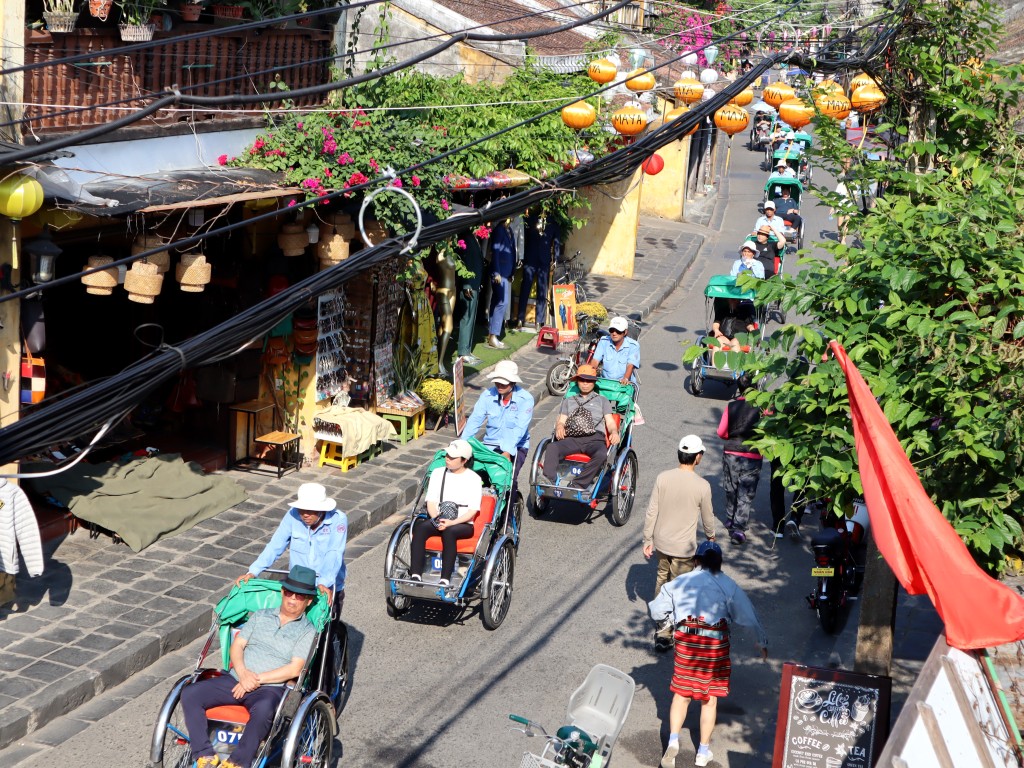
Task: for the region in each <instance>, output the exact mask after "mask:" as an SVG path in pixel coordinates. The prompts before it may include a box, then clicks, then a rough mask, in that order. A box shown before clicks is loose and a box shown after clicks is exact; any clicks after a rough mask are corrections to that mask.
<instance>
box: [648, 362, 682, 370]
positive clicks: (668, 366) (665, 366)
mask: <svg viewBox="0 0 1024 768" xmlns="http://www.w3.org/2000/svg"><path fill="white" fill-rule="evenodd" d="M681 367H682V366H680V365H679V364H678V363H654V365H652V366H651V368H654V369H655V370H657V371H678V370H679V369H680V368H681Z"/></svg>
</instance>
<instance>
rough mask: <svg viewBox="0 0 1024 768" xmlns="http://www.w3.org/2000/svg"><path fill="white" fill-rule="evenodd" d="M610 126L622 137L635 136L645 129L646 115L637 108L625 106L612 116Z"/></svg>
mask: <svg viewBox="0 0 1024 768" xmlns="http://www.w3.org/2000/svg"><path fill="white" fill-rule="evenodd" d="M612 126H613V127H614V128H615V130H616V131H618V132H619V133H621V134H622V135H623V136H636V135H637V134H639V133H643V130H644V129H645V128H646V127H647V114H646V113H645V112H644V111H643V110H642V109H638V108H637V107H630V106H625V107H623V108H622V109H620V110H618V111H617V112H615V114H613V115H612Z"/></svg>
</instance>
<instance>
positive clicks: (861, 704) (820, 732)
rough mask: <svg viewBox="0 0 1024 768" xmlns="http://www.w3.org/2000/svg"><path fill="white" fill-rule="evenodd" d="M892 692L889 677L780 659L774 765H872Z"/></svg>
mask: <svg viewBox="0 0 1024 768" xmlns="http://www.w3.org/2000/svg"><path fill="white" fill-rule="evenodd" d="M891 696H892V680H891V679H890V678H888V677H882V676H878V675H860V674H856V673H854V672H845V671H843V670H838V669H820V668H817V667H805V666H803V665H801V664H792V663H788V662H787V663H786V664H783V666H782V690H781V691H780V694H779V719H778V723H777V724H776V726H775V756H774V759H773V761H772V768H872V766H874V765H875V763H876V762H877V761H878V756H879V754H880V752H881V750H882V747H883V745H884V744H885V739H886V736H887V735H888V733H889V700H890V698H891Z"/></svg>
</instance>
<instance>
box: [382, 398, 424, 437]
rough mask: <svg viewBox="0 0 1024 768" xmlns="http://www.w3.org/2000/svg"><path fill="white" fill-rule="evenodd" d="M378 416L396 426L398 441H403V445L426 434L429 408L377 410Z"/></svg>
mask: <svg viewBox="0 0 1024 768" xmlns="http://www.w3.org/2000/svg"><path fill="white" fill-rule="evenodd" d="M377 415H378V416H380V417H381V418H382V419H386V420H387V421H390V422H391V423H392V424H394V425H395V429H396V430H398V439H399V440H401V441H402V445H405V444H406V443H407V442H409V441H410V440H415V439H416V438H417V437H422V436H423V435H424V434H426V431H427V407H426V406H425V405H423V406H420V407H419V408H417V409H416V410H414V411H400V410H398V409H397V408H377Z"/></svg>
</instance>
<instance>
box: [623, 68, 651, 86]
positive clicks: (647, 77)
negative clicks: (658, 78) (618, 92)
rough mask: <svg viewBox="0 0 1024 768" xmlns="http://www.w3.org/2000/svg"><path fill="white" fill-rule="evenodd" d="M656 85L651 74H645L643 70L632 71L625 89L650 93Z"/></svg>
mask: <svg viewBox="0 0 1024 768" xmlns="http://www.w3.org/2000/svg"><path fill="white" fill-rule="evenodd" d="M655 85H657V83H656V82H655V81H654V73H653V72H645V71H644V70H643V69H634V70H633V71H632V72H630V73H629V79H628V80H627V81H626V87H627V88H629V90H631V91H652V90H654V86H655Z"/></svg>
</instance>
